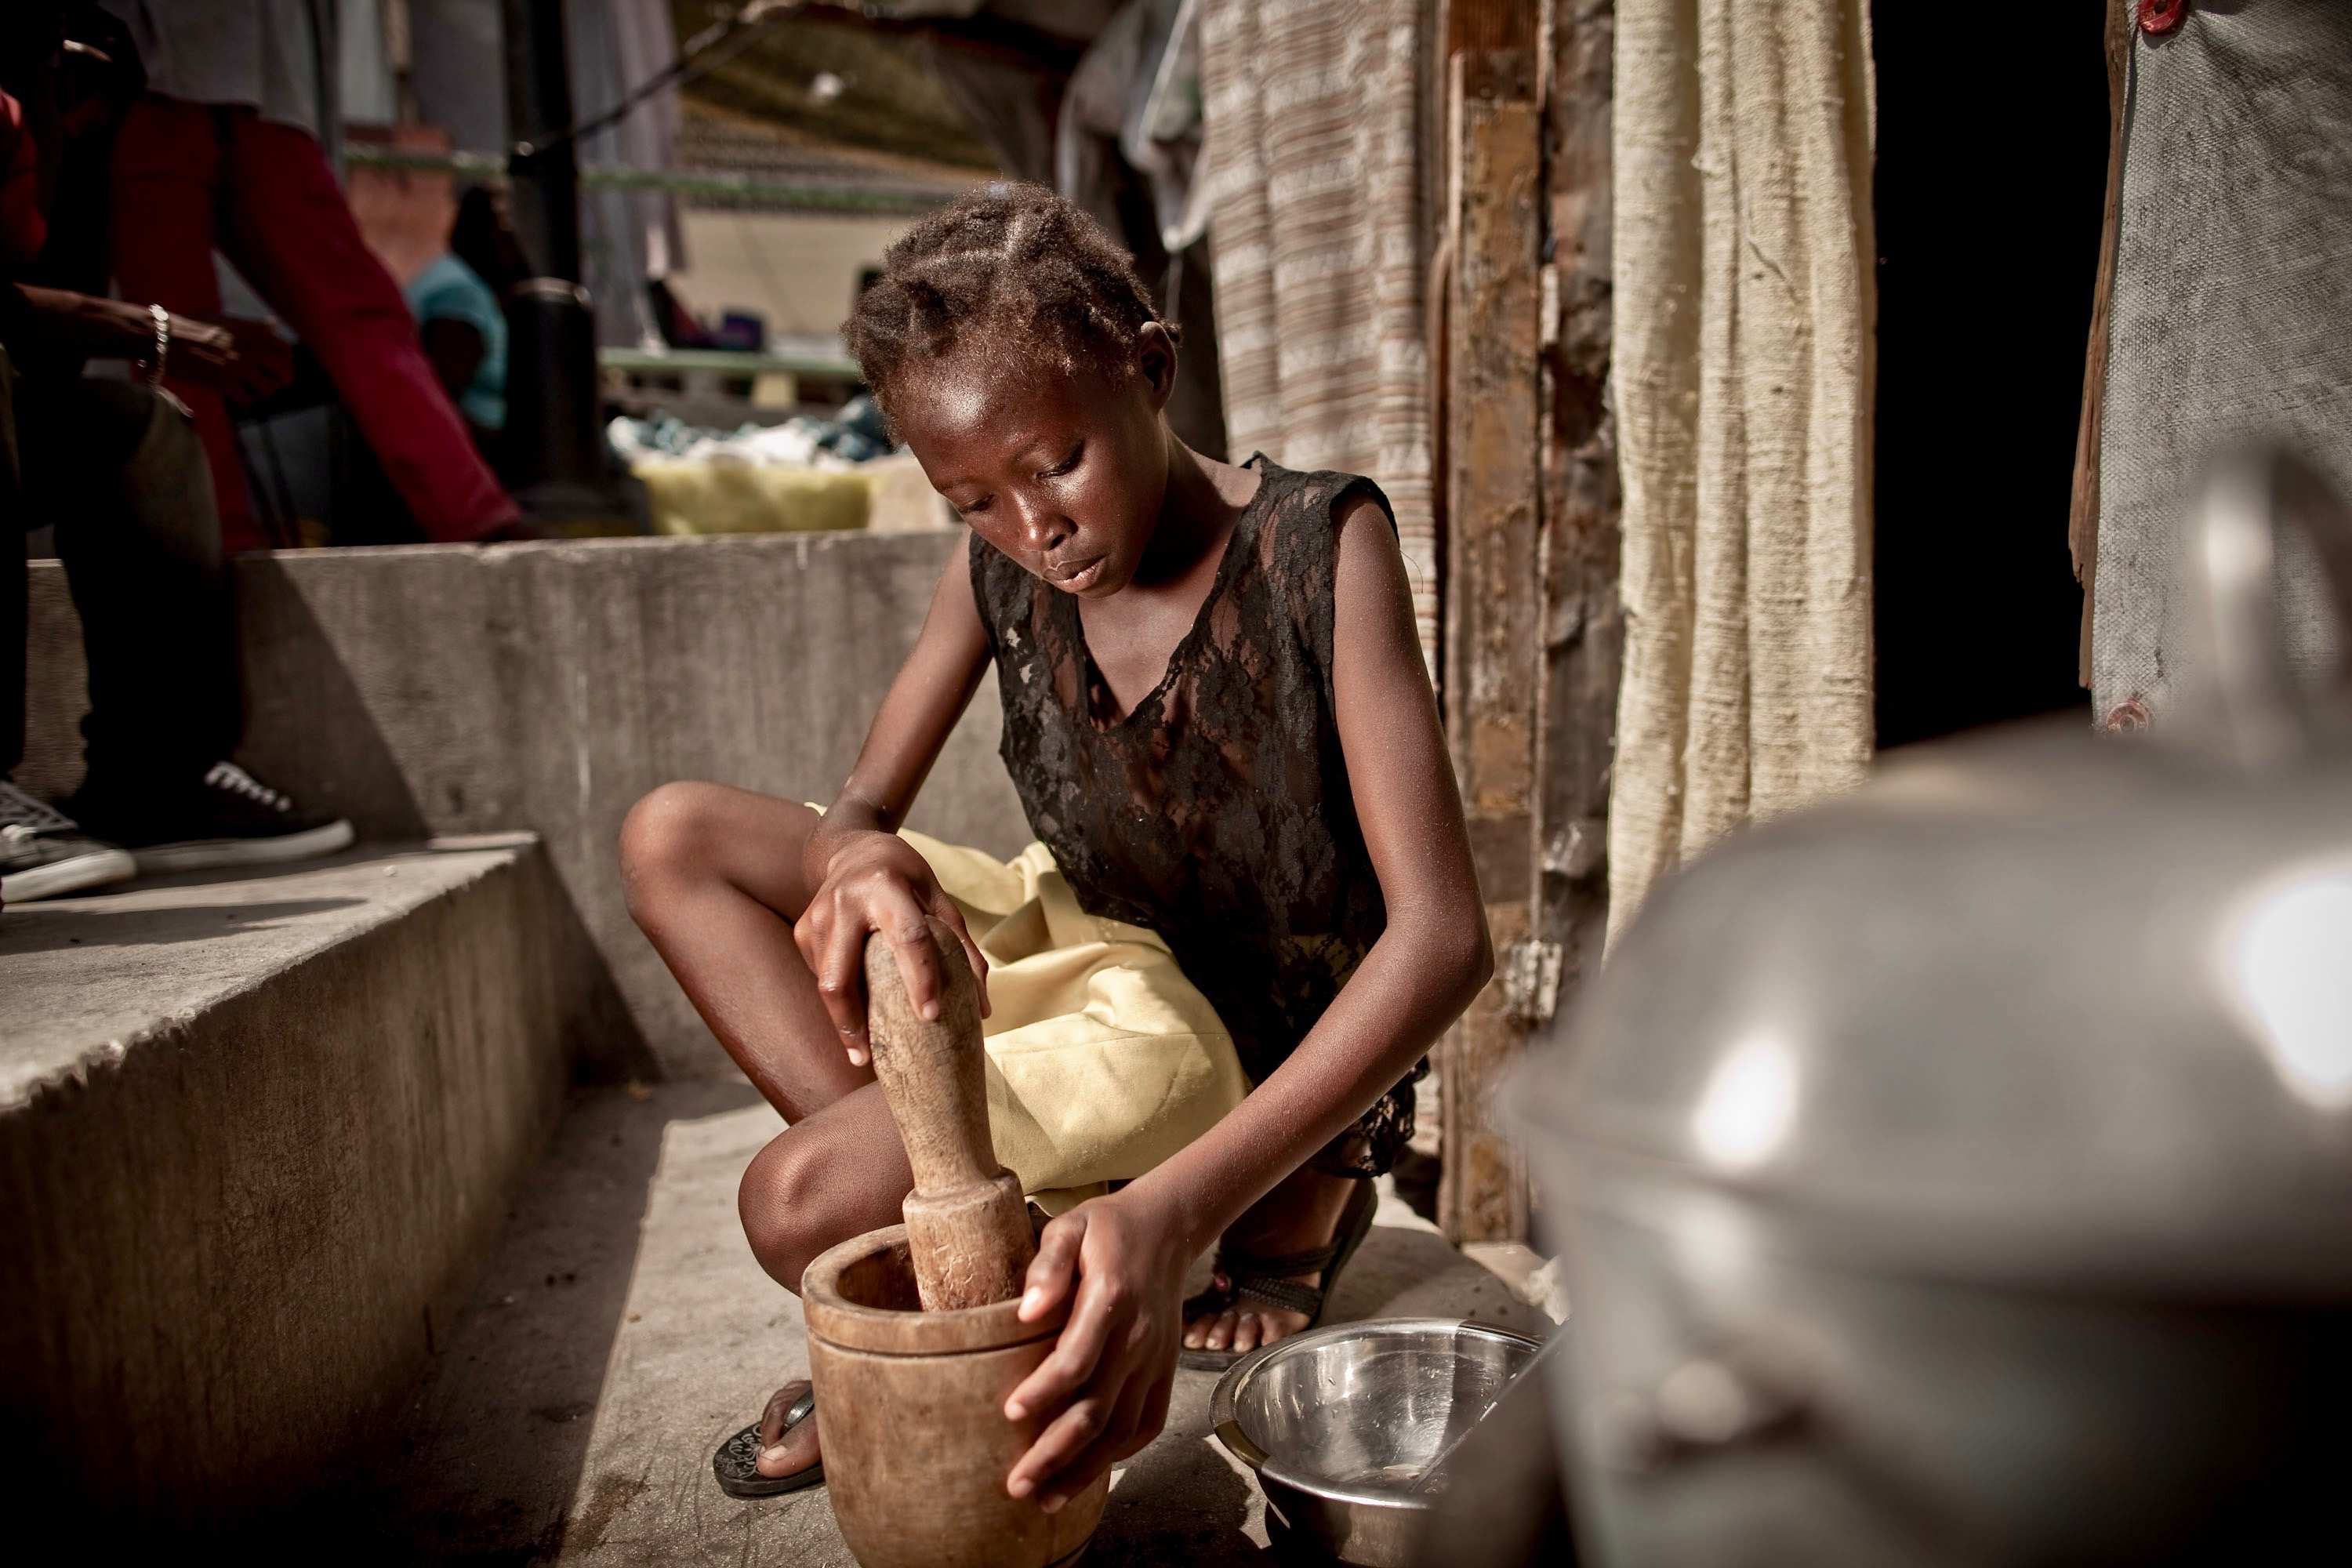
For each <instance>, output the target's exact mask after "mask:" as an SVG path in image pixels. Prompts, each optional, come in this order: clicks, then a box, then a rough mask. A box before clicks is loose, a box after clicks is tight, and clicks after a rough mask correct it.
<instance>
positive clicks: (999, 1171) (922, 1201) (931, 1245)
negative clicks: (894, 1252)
mask: <svg viewBox="0 0 2352 1568" xmlns="http://www.w3.org/2000/svg"><path fill="white" fill-rule="evenodd" d="M929 927H930V936H931V947H932V950H933V952H934V953H935V955H936V957H937V959H938V962H939V967H940V1016H938V1017H937V1018H929V1019H927V1018H925V1017H924V1016H922V1014H920V1013H919V1012H918V1011H917V1010H916V1008H915V1005H914V1003H913V1002H912V1001H911V1000H909V999H908V995H907V986H906V983H905V982H904V981H903V980H901V979H900V978H899V974H898V954H897V953H895V952H892V951H891V948H890V944H889V942H887V941H886V940H885V939H883V938H882V937H880V936H878V935H877V936H871V937H868V938H867V939H866V1037H867V1039H869V1040H870V1041H871V1042H872V1043H873V1047H874V1076H875V1077H876V1078H877V1079H880V1080H881V1083H882V1097H883V1099H884V1100H887V1101H888V1103H889V1106H890V1114H891V1116H892V1117H893V1118H894V1119H896V1120H897V1121H898V1136H899V1138H900V1139H901V1140H902V1141H904V1142H905V1143H906V1146H907V1163H908V1164H910V1165H912V1166H913V1167H914V1170H915V1190H914V1191H913V1192H911V1193H909V1194H907V1202H906V1205H905V1210H904V1212H905V1214H906V1218H907V1250H908V1253H909V1254H910V1255H911V1257H912V1258H913V1259H914V1265H915V1287H916V1289H917V1291H918V1292H919V1294H920V1295H921V1297H922V1302H923V1310H925V1311H927V1312H948V1311H954V1310H957V1309H959V1308H963V1307H985V1306H987V1305H988V1304H989V1303H990V1302H992V1301H1003V1300H1010V1299H1012V1298H1013V1297H1015V1296H1018V1295H1019V1294H1021V1291H1022V1288H1023V1285H1024V1281H1025V1277H1026V1275H1027V1272H1028V1268H1029V1261H1030V1259H1031V1258H1034V1257H1035V1256H1036V1255H1037V1242H1036V1237H1035V1236H1034V1233H1032V1231H1031V1230H1030V1228H1029V1205H1028V1203H1027V1201H1026V1200H1025V1199H1024V1197H1023V1196H1022V1193H1021V1182H1020V1179H1019V1178H1018V1177H1016V1176H1014V1175H1013V1173H1011V1172H1009V1171H1007V1170H1005V1169H1004V1167H1003V1166H1002V1165H1000V1164H998V1163H996V1152H995V1149H994V1147H993V1146H992V1144H991V1143H990V1142H989V1136H988V1076H987V1070H986V1066H985V1057H984V1055H983V1053H982V1048H981V1043H980V987H979V985H978V984H977V983H976V982H974V980H973V979H972V974H971V963H969V962H968V961H967V960H966V959H965V957H964V952H963V943H962V942H960V941H958V940H957V939H956V935H955V932H954V931H950V929H949V928H948V927H947V926H945V925H943V924H942V923H940V921H929Z"/></svg>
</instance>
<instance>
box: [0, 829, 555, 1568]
mask: <svg viewBox="0 0 2352 1568" xmlns="http://www.w3.org/2000/svg"><path fill="white" fill-rule="evenodd" d="M595 972H596V966H595V964H594V963H593V956H592V955H591V953H590V952H589V950H588V949H587V947H586V945H585V943H584V942H582V941H581V940H580V938H579V936H578V934H577V931H576V927H575V926H573V925H572V923H571V922H570V921H569V919H568V916H567V914H566V912H565V910H563V908H562V894H561V892H560V890H559V889H557V887H556V886H555V883H554V879H553V877H552V875H551V871H550V868H549V864H548V861H547V858H546V857H545V855H544V853H543V852H542V851H541V849H540V847H539V846H538V845H537V843H536V841H535V840H532V839H530V838H529V837H509V838H508V839H506V840H504V841H502V842H495V843H488V844H483V843H476V844H473V845H468V846H462V847H460V846H451V847H437V848H431V847H428V848H419V849H410V850H403V851H396V852H377V853H373V854H368V853H358V854H354V855H352V856H347V857H343V858H339V859H337V860H333V861H329V862H324V863H321V864H320V865H317V866H313V867H308V868H300V869H297V870H291V871H281V872H279V873H278V874H276V875H268V876H255V877H247V878H243V879H232V880H225V881H213V882H209V883H197V882H192V881H187V880H182V881H179V882H176V883H171V884H164V885H160V886H152V887H146V888H142V889H138V890H135V891H131V892H125V893H119V894H113V895H109V896H102V897H94V898H87V899H79V900H60V901H58V902H54V903H45V904H37V905H27V906H23V907H20V908H15V909H11V910H7V911H6V912H5V914H0V973H5V975H6V977H7V980H6V984H5V987H0V1214H5V1215H7V1216H8V1217H7V1220H6V1223H5V1225H0V1302H5V1303H6V1306H5V1310H0V1367H5V1374H0V1388H5V1394H0V1475H5V1476H6V1478H7V1479H8V1482H9V1488H8V1489H9V1490H10V1491H11V1492H16V1491H17V1489H19V1488H24V1489H26V1490H25V1491H24V1492H21V1493H18V1495H29V1496H32V1497H36V1498H39V1499H41V1500H43V1504H44V1508H45V1509H46V1508H47V1506H48V1505H51V1504H68V1503H70V1504H79V1505H81V1507H82V1508H83V1510H85V1511H82V1512H79V1513H77V1514H76V1515H75V1516H74V1517H76V1518H77V1519H79V1524H78V1525H77V1526H76V1527H75V1528H76V1530H77V1531H78V1532H80V1533H82V1534H83V1535H84V1538H85V1539H87V1531H89V1528H90V1527H91V1525H92V1523H93V1522H94V1520H93V1517H92V1516H91V1515H90V1514H89V1512H87V1511H86V1510H88V1509H89V1508H96V1509H100V1510H103V1515H102V1517H104V1518H106V1519H107V1520H108V1521H110V1522H117V1523H132V1522H136V1523H137V1524H140V1525H142V1526H146V1527H151V1528H152V1527H162V1528H169V1529H172V1530H175V1531H176V1530H199V1531H201V1530H206V1529H219V1528H227V1527H232V1526H238V1525H244V1524H250V1523H252V1522H253V1521H256V1520H257V1519H263V1518H267V1517H268V1515H270V1514H271V1513H272V1512H274V1511H275V1510H278V1509H279V1508H281V1507H283V1506H285V1505H287V1504H289V1503H290V1502H292V1501H294V1500H297V1499H299V1498H300V1497H302V1496H303V1495H305V1494H307V1493H310V1492H311V1491H313V1490H316V1489H320V1487H322V1486H324V1485H326V1484H327V1483H328V1482H329V1481H330V1480H331V1479H334V1478H335V1477H337V1476H338V1475H339V1474H340V1473H341V1472H344V1471H345V1470H346V1469H347V1468H348V1467H349V1466H351V1465H352V1463H353V1462H354V1461H364V1460H365V1459H366V1458H368V1457H369V1456H370V1455H372V1454H373V1453H376V1452H378V1451H380V1449H381V1447H382V1446H383V1432H384V1430H385V1428H386V1418H387V1416H388V1415H390V1413H391V1412H393V1411H394V1410H395V1409H396V1408H397V1407H398V1405H399V1403H400V1401H401V1399H402V1397H403V1396H404V1394H405V1393H406V1392H407V1390H408V1389H409V1388H410V1387H411V1386H412V1385H413V1382H414V1379H415V1377H416V1376H417V1375H418V1374H419V1373H420V1372H421V1370H422V1369H423V1368H424V1367H425V1365H426V1364H427V1363H428V1360H429V1358H430V1354H431V1352H432V1349H433V1347H434V1346H435V1345H436V1343H438V1342H441V1340H442V1338H443V1336H444V1335H446V1326H447V1324H448V1322H449V1321H450V1318H451V1312H452V1309H453V1307H454V1305H455V1304H456V1303H457V1301H459V1300H462V1298H463V1295H464V1293H465V1291H466V1290H467V1289H468V1287H469V1286H470V1283H471V1280H472V1278H473V1274H474V1271H475V1268H476V1267H477V1266H478V1263H479V1261H480V1259H481V1258H482V1256H483V1255H484V1253H485V1251H486V1249H487V1247H488V1244H489V1242H490V1241H491V1239H492V1238H493V1237H495V1236H496V1234H497V1232H498V1229H499V1226H500V1225H501V1224H502V1223H503V1221H504V1219H505V1216H506V1205H507V1200H508V1197H509V1194H510V1193H511V1192H512V1190H513V1188H514V1186H515V1184H516V1183H517V1182H518V1180H519V1179H520V1176H521V1175H522V1173H523V1172H524V1171H525V1169H526V1168H527V1167H528V1166H529V1164H530V1162H531V1161H532V1160H533V1159H534V1158H535V1157H536V1156H537V1154H538V1153H539V1152H540V1150H541V1146H542V1144H543V1142H544V1140H545V1138H546V1136H547V1133H548V1131H549V1130H550V1128H551V1125H552V1122H553V1121H554V1118H555V1115H556V1113H557V1110H558V1109H559V1106H560V1102H561V1097H562V1090H563V1085H564V1083H565V1079H566V1061H567V1037H568V1036H570V1035H571V1034H572V1033H573V1032H574V1031H575V1030H577V1029H579V1028H581V1027H583V1026H593V1023H591V1022H589V1021H587V1016H588V1015H589V1014H592V1013H593V1009H594V1007H595V1006H596V1005H597V1004H596V996H597V984H596V981H595V978H594V976H595Z"/></svg>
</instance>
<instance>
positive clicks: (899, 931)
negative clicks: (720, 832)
mask: <svg viewBox="0 0 2352 1568" xmlns="http://www.w3.org/2000/svg"><path fill="white" fill-rule="evenodd" d="M988 662H989V652H988V634H987V631H986V629H985V628H984V627H983V626H982V625H981V621H980V609H979V606H978V605H976V604H975V603H974V601H973V599H972V590H971V557H970V554H969V552H967V551H966V550H965V549H963V548H962V547H961V545H959V547H958V548H957V550H956V552H955V555H954V558H953V559H952V560H950V562H949V563H948V567H947V570H946V571H945V572H943V573H941V574H940V585H939V587H938V588H937V589H936V590H935V591H934V592H933V593H932V595H931V608H930V613H929V615H928V616H925V617H924V618H923V629H922V631H921V633H920V634H919V636H918V637H916V639H915V647H914V651H913V652H911V653H909V654H908V656H907V662H906V664H905V665H904V666H903V667H902V668H900V669H899V671H898V679H896V680H894V681H892V682H891V683H890V690H889V694H888V695H887V696H886V697H884V698H883V700H882V707H881V710H879V711H878V712H877V713H876V715H875V717H874V724H873V727H872V728H871V729H870V730H868V731H866V745H865V747H864V749H863V750H861V751H860V752H858V753H857V763H856V766H854V767H853V768H851V769H850V771H849V778H848V780H847V782H845V784H843V785H842V786H841V793H840V795H838V796H836V797H835V800H834V803H833V805H832V806H831V807H830V808H829V809H828V810H827V811H826V812H825V814H824V822H822V823H821V824H819V825H818V826H817V829H816V831H815V832H814V833H812V834H810V835H809V840H808V847H807V850H806V851H805V856H804V858H803V868H804V869H805V870H806V872H807V874H808V879H809V884H810V886H812V887H814V888H815V889H817V891H816V894H815V896H814V899H813V900H812V901H811V902H810V904H809V907H808V910H807V911H806V912H805V913H803V915H802V917H801V918H800V920H798V921H795V922H793V942H795V943H796V944H798V946H799V948H800V950H801V954H802V956H803V957H804V958H806V959H807V960H808V963H809V968H810V970H811V971H812V972H813V973H814V974H815V975H816V982H817V991H818V994H820V995H822V996H823V997H824V1005H825V1010H826V1011H827V1012H828V1013H829V1014H831V1015H832V1017H833V1021H834V1026H835V1028H837V1029H839V1030H840V1031H841V1035H842V1041H843V1046H844V1048H845V1050H846V1051H847V1052H848V1055H849V1059H850V1060H851V1061H852V1062H861V1063H862V1062H863V1061H865V1059H866V1053H867V1050H868V1048H869V1047H868V1045H867V1042H866V991H865V973H866V937H867V935H868V934H869V933H871V932H875V931H879V932H880V933H881V934H882V935H883V936H884V937H886V938H887V939H888V941H889V942H890V945H891V946H892V948H893V949H895V950H896V952H897V953H898V973H900V974H902V975H904V976H905V977H906V981H907V990H908V995H909V996H910V997H912V999H913V1000H914V1003H915V1005H916V1006H917V1007H919V1008H920V1009H922V1011H923V1014H924V1016H926V1017H935V1016H938V1011H939V990H940V973H939V965H938V963H936V962H935V960H934V959H933V956H932V948H931V940H930V933H929V929H928V927H927V926H926V924H925V921H926V918H927V917H928V918H929V919H936V920H939V921H944V922H945V923H946V924H947V925H948V926H949V927H950V929H951V930H953V931H955V932H956V934H957V936H958V937H959V938H961V941H962V942H963V947H964V953H965V956H966V957H967V958H968V959H969V960H970V961H971V968H972V973H973V975H974V977H975V978H977V979H978V980H979V982H980V988H981V1006H982V1011H983V1012H985V1011H986V1008H987V1005H988V1002H987V998H988V961H987V960H986V959H985V958H983V957H982V955H981V951H980V944H979V943H978V942H974V941H973V940H972V938H971V932H970V931H967V930H966V929H965V928H964V921H963V916H962V914H961V911H959V910H957V909H956V907H955V904H954V903H953V901H951V900H950V899H949V898H948V896H947V895H946V894H945V893H944V892H942V891H940V886H939V883H938V881H937V880H936V879H934V878H933V877H932V875H931V870H930V868H929V865H927V864H926V863H925V862H924V860H923V858H922V857H921V856H920V855H918V854H916V853H915V851H914V850H913V849H912V848H910V847H908V844H907V843H906V841H905V840H904V839H901V838H900V837H898V828H899V826H900V825H901V824H903V823H904V822H905V821H906V819H907V813H908V810H909V809H911V808H912V806H913V805H914V804H915V796H916V795H917V794H918V793H919V792H920V790H921V789H922V787H923V780H924V779H925V778H926V777H928V776H929V773H930V771H931V765H932V764H933V763H936V762H938V761H939V757H940V748H941V747H943V746H945V745H946V744H947V739H948V735H949V733H950V731H953V730H954V728H955V726H956V721H957V720H958V719H960V718H961V717H962V716H963V710H964V708H965V707H966V705H967V704H969V703H970V702H971V694H972V693H973V692H974V691H975V690H977V689H979V687H980V681H981V677H982V675H983V674H985V673H986V672H987V669H988Z"/></svg>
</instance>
